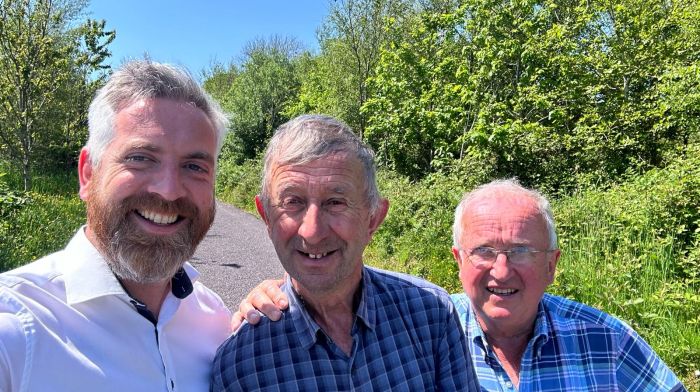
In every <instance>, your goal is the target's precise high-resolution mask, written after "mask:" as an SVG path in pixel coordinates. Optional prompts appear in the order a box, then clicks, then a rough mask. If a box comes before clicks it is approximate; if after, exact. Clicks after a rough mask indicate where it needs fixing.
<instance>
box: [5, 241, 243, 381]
mask: <svg viewBox="0 0 700 392" xmlns="http://www.w3.org/2000/svg"><path fill="white" fill-rule="evenodd" d="M184 269H185V272H186V274H187V275H188V276H189V278H190V280H191V281H192V282H193V286H194V287H193V291H192V292H191V293H190V294H189V295H187V296H186V297H184V298H183V299H179V298H177V297H176V296H175V295H174V294H173V293H172V292H170V293H168V295H167V297H166V298H165V301H164V303H163V305H162V307H161V310H160V314H159V315H158V321H157V324H155V325H154V324H153V323H152V322H151V321H149V320H148V319H147V318H145V317H144V316H142V315H140V314H139V313H138V312H137V311H136V309H135V307H134V305H133V304H132V303H131V301H132V300H131V298H130V297H129V295H128V294H127V293H126V292H125V291H124V289H123V288H122V286H121V284H120V283H119V281H118V280H117V279H116V277H115V276H114V274H113V273H112V272H111V270H110V269H109V267H108V266H107V264H106V263H105V261H104V259H103V258H102V256H101V255H100V254H99V253H98V252H97V249H95V247H94V246H93V245H92V244H91V243H90V241H89V240H88V239H87V237H86V236H85V234H84V228H81V229H80V230H78V232H77V233H76V235H75V236H74V237H73V239H72V240H71V241H70V243H69V244H68V246H67V247H66V248H65V249H64V250H62V251H59V252H56V253H53V254H51V255H49V256H46V257H44V258H42V259H40V260H37V261H35V262H33V263H31V264H28V265H25V266H23V267H20V268H18V269H15V270H12V271H9V272H6V273H4V274H1V275H0V391H3V392H5V391H7V392H9V391H12V392H14V391H53V392H63V391H71V392H74V391H120V392H124V391H148V392H153V391H206V390H208V386H209V375H210V371H211V361H212V360H213V358H214V354H215V353H216V349H217V347H218V346H219V344H221V343H222V342H223V341H224V340H225V339H226V338H227V337H228V336H229V334H230V316H231V315H230V312H229V310H228V309H227V308H226V307H225V305H224V304H223V302H222V301H221V298H219V296H218V295H216V294H215V293H214V292H212V291H211V290H209V289H207V288H206V287H204V285H202V284H201V283H200V282H196V279H197V277H198V273H197V271H196V270H195V269H194V268H193V267H192V266H191V265H189V264H185V267H184Z"/></svg>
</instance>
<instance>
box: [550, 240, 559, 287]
mask: <svg viewBox="0 0 700 392" xmlns="http://www.w3.org/2000/svg"><path fill="white" fill-rule="evenodd" d="M547 256H549V257H548V258H547V276H548V277H549V284H552V283H553V282H554V275H555V272H556V270H557V263H559V257H560V256H561V250H559V249H557V250H555V251H553V252H551V254H548V255H547Z"/></svg>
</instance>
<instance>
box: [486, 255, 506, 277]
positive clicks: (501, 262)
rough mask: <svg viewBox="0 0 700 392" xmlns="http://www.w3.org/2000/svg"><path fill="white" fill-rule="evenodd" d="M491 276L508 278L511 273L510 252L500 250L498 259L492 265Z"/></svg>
mask: <svg viewBox="0 0 700 392" xmlns="http://www.w3.org/2000/svg"><path fill="white" fill-rule="evenodd" d="M490 273H491V276H492V277H494V278H495V279H498V280H507V279H508V277H509V276H510V274H511V266H510V263H508V254H506V253H503V252H499V253H498V254H497V255H496V260H495V261H494V262H493V265H491V272H490Z"/></svg>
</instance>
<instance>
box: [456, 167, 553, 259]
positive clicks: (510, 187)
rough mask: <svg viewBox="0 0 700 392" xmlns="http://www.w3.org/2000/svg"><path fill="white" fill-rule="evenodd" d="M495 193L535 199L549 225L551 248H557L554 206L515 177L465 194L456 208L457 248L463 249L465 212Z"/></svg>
mask: <svg viewBox="0 0 700 392" xmlns="http://www.w3.org/2000/svg"><path fill="white" fill-rule="evenodd" d="M495 193H510V194H518V195H522V196H523V197H528V198H530V199H532V200H534V201H535V203H536V204H537V211H538V212H539V213H540V215H541V216H542V218H544V221H545V224H546V225H547V233H548V235H549V249H550V250H554V249H557V230H556V226H555V224H554V215H553V214H552V208H551V206H550V205H549V201H548V200H547V198H546V197H544V196H543V195H542V194H541V193H540V192H538V191H536V190H533V189H528V188H525V187H524V186H522V185H520V183H519V182H518V180H517V179H515V178H510V179H506V180H495V181H491V182H489V183H488V184H484V185H480V186H478V187H477V188H475V189H474V190H472V191H471V192H467V193H465V194H464V196H463V197H462V200H461V201H460V202H459V205H457V208H456V209H455V220H454V225H453V226H452V241H453V244H454V247H455V248H457V249H461V247H460V245H459V239H460V238H461V237H462V226H463V225H462V218H463V216H464V212H465V211H466V210H467V209H468V208H470V207H471V206H472V204H474V202H476V201H478V200H480V199H482V198H490V197H493V195H494V194H495Z"/></svg>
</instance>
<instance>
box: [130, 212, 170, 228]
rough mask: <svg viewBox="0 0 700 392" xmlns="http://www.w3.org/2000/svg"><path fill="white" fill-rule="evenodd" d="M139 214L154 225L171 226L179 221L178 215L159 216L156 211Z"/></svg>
mask: <svg viewBox="0 0 700 392" xmlns="http://www.w3.org/2000/svg"><path fill="white" fill-rule="evenodd" d="M139 214H140V215H141V216H142V217H144V218H146V219H148V220H149V221H151V222H153V223H157V224H159V225H169V224H171V223H173V222H175V221H176V220H177V215H166V214H159V213H157V212H154V211H139Z"/></svg>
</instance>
